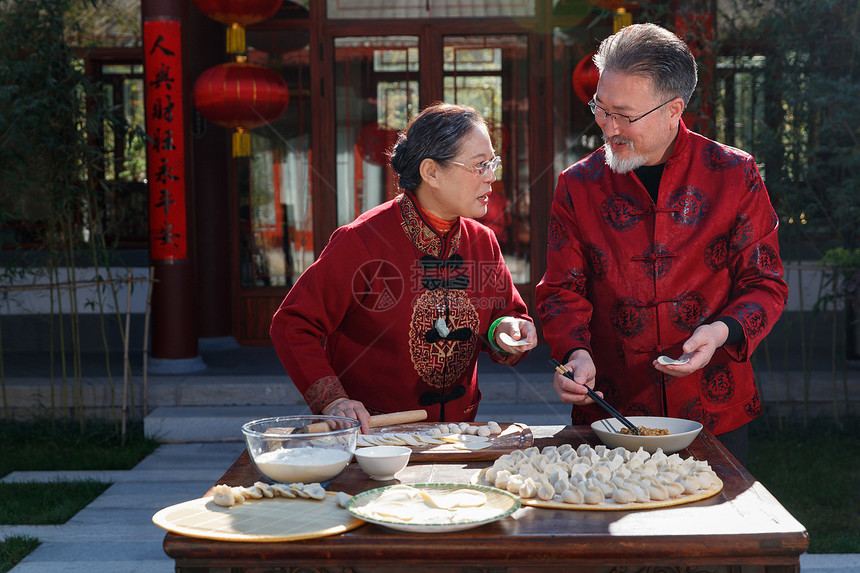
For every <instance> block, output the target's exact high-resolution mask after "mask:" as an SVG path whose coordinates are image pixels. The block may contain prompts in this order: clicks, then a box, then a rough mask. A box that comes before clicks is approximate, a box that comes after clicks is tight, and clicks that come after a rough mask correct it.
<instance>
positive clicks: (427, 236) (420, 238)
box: [397, 193, 460, 259]
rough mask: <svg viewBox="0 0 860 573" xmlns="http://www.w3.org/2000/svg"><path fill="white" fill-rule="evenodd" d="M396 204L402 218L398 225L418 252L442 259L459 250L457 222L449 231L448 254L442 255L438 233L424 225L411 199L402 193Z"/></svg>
mask: <svg viewBox="0 0 860 573" xmlns="http://www.w3.org/2000/svg"><path fill="white" fill-rule="evenodd" d="M397 203H398V204H399V205H400V212H401V215H402V217H403V221H402V222H401V223H400V225H401V226H402V227H403V231H404V232H405V233H406V236H407V237H409V240H411V241H412V244H413V245H415V246H416V247H417V248H418V249H419V250H421V251H422V252H424V253H427V254H428V255H431V256H433V257H436V258H437V259H439V258H442V256H443V255H444V256H451V255H453V254H454V253H456V252H457V251H458V250H459V248H460V227H459V221H458V225H457V228H455V229H453V230H452V231H451V233H452V235H451V248H450V252H448V253H442V239H441V238H440V237H439V235H438V233H436V232H434V231H433V229H431V228H430V227H428V226H427V225H426V224H425V223H424V221H423V220H422V219H421V216H420V215H419V214H418V208H417V207H416V206H415V204H414V203H413V202H412V199H411V198H409V196H408V195H406V193H403V194H401V195H400V196H398V197H397Z"/></svg>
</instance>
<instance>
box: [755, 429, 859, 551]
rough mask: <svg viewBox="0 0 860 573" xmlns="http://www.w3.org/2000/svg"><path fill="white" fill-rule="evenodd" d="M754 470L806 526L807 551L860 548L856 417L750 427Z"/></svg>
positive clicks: (758, 477)
mask: <svg viewBox="0 0 860 573" xmlns="http://www.w3.org/2000/svg"><path fill="white" fill-rule="evenodd" d="M749 471H750V473H752V474H753V475H754V476H755V477H756V478H757V479H758V480H759V481H760V482H761V483H762V484H763V485H764V486H765V487H766V488H767V489H768V490H769V491H770V492H771V493H772V494H773V495H774V496H775V497H776V498H777V499H778V500H779V502H780V503H781V504H782V505H783V506H784V507H785V508H786V509H787V510H788V511H789V512H791V514H792V515H793V516H794V517H795V518H796V519H797V520H798V521H799V522H800V523H802V524H803V525H804V526H805V527H806V529H807V531H809V552H810V553H860V519H858V517H857V508H858V507H860V489H858V487H857V486H858V484H860V419H858V418H856V417H855V418H849V419H845V420H843V427H842V428H841V429H840V428H837V427H836V425H835V424H834V422H832V421H829V420H813V421H811V422H810V423H809V425H808V426H807V427H803V425H802V422H801V423H798V421H797V420H791V422H790V426H789V423H787V422H785V421H784V428H783V429H782V430H781V431H780V430H779V428H778V424H777V423H776V421H775V420H772V419H771V420H764V419H759V420H756V421H755V422H753V424H752V425H751V426H750V463H749Z"/></svg>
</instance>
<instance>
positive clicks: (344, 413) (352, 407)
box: [322, 398, 370, 434]
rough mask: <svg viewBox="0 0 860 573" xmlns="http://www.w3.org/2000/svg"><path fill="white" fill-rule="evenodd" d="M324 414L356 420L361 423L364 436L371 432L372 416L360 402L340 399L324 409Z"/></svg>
mask: <svg viewBox="0 0 860 573" xmlns="http://www.w3.org/2000/svg"><path fill="white" fill-rule="evenodd" d="M322 413H323V414H325V415H326V416H340V417H342V418H353V419H356V420H358V421H359V422H361V433H362V434H367V433H369V432H370V425H369V424H370V414H369V413H368V411H367V409H366V408H365V407H364V404H362V403H361V402H359V401H358V400H350V399H349V398H338V399H337V400H335V401H334V402H331V403H330V404H329V405H327V406H326V407H325V408H323V410H322Z"/></svg>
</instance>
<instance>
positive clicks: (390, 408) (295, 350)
mask: <svg viewBox="0 0 860 573" xmlns="http://www.w3.org/2000/svg"><path fill="white" fill-rule="evenodd" d="M499 161H500V160H499V158H498V157H497V156H496V155H495V153H494V151H493V146H492V144H491V142H490V136H489V133H488V131H487V126H486V123H485V122H484V119H483V118H482V117H481V116H480V115H479V114H478V112H477V111H475V110H474V109H472V108H470V107H465V106H461V105H452V104H436V105H433V106H431V107H428V108H427V109H425V110H424V111H423V112H422V113H421V114H420V115H418V116H417V117H415V118H414V119H413V120H412V121H411V122H410V123H409V125H408V126H407V128H406V130H405V132H403V133H401V135H400V137H399V139H398V142H397V144H396V146H395V148H394V151H393V153H392V157H391V167H392V168H393V169H394V171H395V172H396V173H397V176H398V181H399V186H400V188H401V189H402V190H403V193H402V194H400V195H399V196H398V197H397V198H395V199H394V200H392V201H389V202H387V203H384V204H382V205H380V206H378V207H375V208H373V209H371V210H369V211H368V212H366V213H364V214H362V215H361V216H360V217H358V218H357V219H356V220H355V221H353V222H352V223H350V224H348V225H345V226H343V227H341V228H339V229H337V230H336V231H335V232H334V233H333V234H332V236H331V239H330V240H329V243H328V245H327V246H326V247H325V249H324V250H323V252H322V253H321V254H320V257H319V259H318V260H317V261H316V262H315V263H314V264H313V265H311V266H310V268H308V269H307V271H305V272H304V273H303V274H302V276H301V277H300V278H299V280H298V281H297V282H296V284H295V285H294V286H293V288H292V289H291V290H290V292H289V294H287V296H286V298H285V299H284V301H283V303H282V304H281V306H280V308H279V309H278V311H277V312H276V313H275V316H274V318H273V320H272V326H271V330H270V334H271V337H272V341H273V342H274V346H275V350H277V352H278V356H279V357H280V359H281V362H282V363H283V364H284V367H285V368H286V370H287V373H288V374H289V375H290V378H291V379H292V380H293V383H294V384H295V385H296V387H297V388H298V389H299V390H300V391H301V392H302V395H303V396H304V398H305V401H306V402H307V403H308V405H309V406H310V408H311V411H313V412H314V413H323V414H331V415H337V416H346V417H350V418H356V419H358V420H359V421H360V422H361V425H362V431H363V432H365V433H366V432H367V431H368V419H369V416H370V414H375V413H385V412H395V411H402V410H414V409H419V408H420V409H424V410H426V411H427V413H428V419H430V420H439V421H448V422H460V421H472V420H474V419H475V415H476V414H477V409H478V402H479V401H480V399H481V393H480V391H479V390H478V378H477V361H478V353H479V352H480V351H481V350H485V351H487V352H489V353H490V356H491V357H492V359H493V360H494V361H496V362H500V363H503V364H511V365H513V364H515V363H516V362H518V361H519V360H520V359H521V358H522V357H523V356H524V355H525V354H526V353H527V352H528V350H530V349H531V348H533V347H534V346H535V345H536V343H537V334H536V331H535V327H534V324H533V322H532V320H531V318H530V317H529V316H528V314H527V309H526V306H525V304H524V303H523V300H522V298H521V297H520V295H519V293H518V292H517V290H516V288H514V285H513V280H512V279H511V275H510V272H509V271H508V269H507V267H506V266H505V262H504V260H503V259H502V255H501V252H500V249H499V244H498V242H497V241H496V238H495V236H494V234H493V233H492V231H490V230H489V229H488V228H487V227H485V226H483V225H482V224H480V223H478V222H476V221H474V220H473V219H475V218H478V217H481V216H483V215H484V214H485V213H486V212H487V205H488V203H489V200H490V194H491V193H492V183H493V181H495V179H496V177H495V170H496V169H497V168H498V166H499ZM502 333H504V334H507V335H509V336H510V338H509V339H507V341H508V343H507V344H506V343H505V341H503V340H502V338H503V337H500V335H501V334H502ZM512 340H513V341H516V342H517V343H516V344H514V343H512Z"/></svg>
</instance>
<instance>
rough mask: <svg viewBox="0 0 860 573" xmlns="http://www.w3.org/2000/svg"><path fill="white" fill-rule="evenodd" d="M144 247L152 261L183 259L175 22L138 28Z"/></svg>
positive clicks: (184, 233) (178, 51) (178, 59)
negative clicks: (142, 116)
mask: <svg viewBox="0 0 860 573" xmlns="http://www.w3.org/2000/svg"><path fill="white" fill-rule="evenodd" d="M143 45H144V47H145V61H144V70H145V87H144V98H145V99H144V101H145V102H146V134H147V135H148V136H149V139H150V141H149V142H148V144H147V145H148V146H147V153H146V164H147V165H146V167H147V177H148V179H149V245H150V256H151V258H152V259H153V260H176V259H184V258H186V256H187V239H188V238H187V222H186V220H185V142H184V120H183V113H182V100H183V98H182V50H181V38H180V23H179V21H178V20H150V21H146V22H144V23H143Z"/></svg>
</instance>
